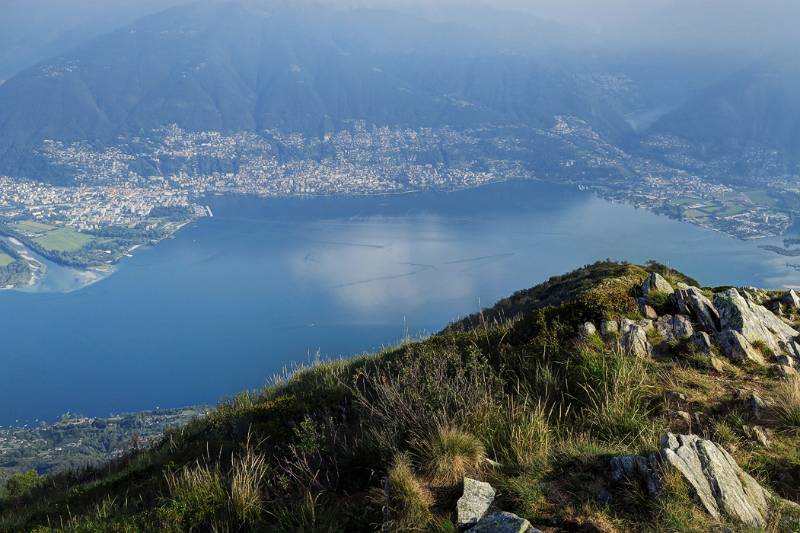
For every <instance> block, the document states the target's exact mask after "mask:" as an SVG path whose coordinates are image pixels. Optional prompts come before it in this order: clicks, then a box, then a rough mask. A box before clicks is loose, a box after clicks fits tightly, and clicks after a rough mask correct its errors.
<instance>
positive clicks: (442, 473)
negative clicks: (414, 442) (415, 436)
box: [420, 427, 486, 486]
mask: <svg viewBox="0 0 800 533" xmlns="http://www.w3.org/2000/svg"><path fill="white" fill-rule="evenodd" d="M420 456H421V457H422V458H423V460H424V464H425V471H426V473H427V475H428V476H429V478H430V480H431V483H433V484H434V485H437V486H453V485H457V484H458V483H460V482H461V481H463V479H464V476H467V475H476V474H477V473H478V472H480V471H481V469H482V468H483V465H484V463H485V459H486V452H485V449H484V447H483V443H481V441H480V440H479V439H478V438H477V437H475V436H474V435H472V434H471V433H467V432H466V431H462V430H460V429H458V428H453V427H439V428H437V429H436V431H435V432H434V433H433V435H432V436H431V437H429V438H428V439H425V440H424V441H423V442H422V443H421V444H420Z"/></svg>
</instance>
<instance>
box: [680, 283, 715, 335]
mask: <svg viewBox="0 0 800 533" xmlns="http://www.w3.org/2000/svg"><path fill="white" fill-rule="evenodd" d="M672 303H674V304H675V307H677V308H678V311H679V313H680V314H682V315H687V316H689V317H691V318H693V319H694V320H696V321H697V323H698V324H700V326H701V329H702V330H704V331H706V332H708V333H714V332H717V331H719V329H720V327H719V313H718V312H717V309H716V308H715V307H714V305H713V304H712V303H711V300H709V299H708V298H706V296H705V295H704V294H703V293H702V291H700V289H698V288H697V287H689V286H683V287H682V288H680V289H678V290H677V291H675V292H674V293H673V294H672Z"/></svg>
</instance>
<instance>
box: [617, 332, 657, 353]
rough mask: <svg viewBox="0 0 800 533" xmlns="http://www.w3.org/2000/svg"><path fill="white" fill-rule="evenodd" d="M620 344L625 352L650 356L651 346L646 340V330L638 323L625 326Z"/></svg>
mask: <svg viewBox="0 0 800 533" xmlns="http://www.w3.org/2000/svg"><path fill="white" fill-rule="evenodd" d="M621 346H622V350H623V351H624V352H625V353H626V354H628V355H632V356H634V357H650V356H651V355H652V353H653V347H652V346H650V341H648V340H647V331H646V330H645V328H644V327H642V326H640V325H638V324H633V325H631V326H629V327H628V328H627V331H625V333H624V334H623V335H622V341H621Z"/></svg>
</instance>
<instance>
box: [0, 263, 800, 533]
mask: <svg viewBox="0 0 800 533" xmlns="http://www.w3.org/2000/svg"><path fill="white" fill-rule="evenodd" d="M648 269H650V270H660V271H662V272H663V273H665V274H667V275H669V276H670V277H672V278H673V279H685V278H681V277H680V275H679V274H677V273H674V272H672V271H668V270H666V269H665V268H664V267H662V266H660V265H649V266H648V267H638V266H634V265H628V264H617V263H611V262H603V263H598V264H595V265H592V266H589V267H586V268H583V269H580V270H578V271H576V272H574V273H572V274H570V275H567V276H562V277H559V278H553V279H552V280H550V281H549V282H547V283H546V284H543V285H542V286H540V287H537V288H535V289H532V290H531V291H525V292H523V293H518V294H517V295H515V296H514V297H512V298H511V299H510V300H508V301H507V303H503V304H502V305H501V308H502V309H506V310H508V309H510V310H511V312H514V313H517V311H520V312H519V313H517V314H516V315H514V316H509V315H508V312H507V311H503V312H502V313H501V312H499V311H496V310H487V312H486V313H484V314H483V316H482V317H481V316H480V315H479V316H478V317H472V318H470V319H468V321H464V322H462V323H460V324H459V325H457V326H455V327H452V328H448V329H447V330H446V331H444V332H443V333H441V334H439V335H436V336H433V337H431V338H429V339H425V340H422V341H418V342H408V343H405V344H403V345H401V346H398V347H395V348H393V349H391V350H386V351H384V352H382V353H378V354H372V355H367V356H362V357H359V358H355V359H351V360H347V361H334V362H327V363H320V364H317V365H314V366H313V367H310V368H307V369H304V370H302V371H299V372H297V373H294V374H292V375H290V376H287V377H286V378H284V379H280V380H278V381H276V383H274V384H273V385H271V386H270V387H267V388H265V389H264V390H263V391H259V392H257V393H243V394H241V395H239V396H236V397H234V398H232V399H230V400H228V401H226V402H223V403H222V404H220V405H219V406H218V408H217V409H216V410H214V411H213V412H212V413H211V415H210V416H208V417H206V418H204V419H198V420H195V421H194V422H192V423H190V424H189V425H188V426H186V427H185V428H184V429H182V430H176V431H172V432H169V433H168V434H167V436H166V437H165V438H164V440H163V441H162V442H161V443H159V444H158V445H156V446H154V447H152V448H150V449H148V450H145V451H142V452H139V453H136V454H133V455H130V456H128V457H125V458H124V459H122V460H120V461H116V462H114V463H112V464H109V465H106V466H104V467H102V468H98V469H89V470H85V471H83V472H75V473H71V474H63V475H59V476H53V477H49V478H46V479H43V480H36V479H34V480H28V481H27V482H26V483H19V484H18V485H21V486H20V487H17V488H15V492H14V494H13V495H11V497H6V498H5V499H4V500H2V502H1V503H0V530H2V531H6V530H8V531H30V530H35V529H36V528H37V527H38V528H39V529H38V530H40V531H50V530H64V531H108V530H111V531H286V532H289V531H376V530H381V529H382V528H383V530H388V531H455V530H456V528H455V526H454V523H453V515H452V512H453V509H454V507H455V501H456V499H457V498H458V496H459V495H460V490H461V481H462V479H463V476H465V475H469V476H473V477H478V478H480V479H484V480H487V481H490V482H491V483H492V485H494V486H495V487H497V488H498V493H499V498H498V502H497V503H498V505H499V506H500V507H501V508H502V509H505V510H509V511H512V512H515V513H517V514H519V515H521V516H524V517H526V518H528V519H529V520H531V522H533V523H534V524H537V525H540V526H541V525H548V526H551V527H554V528H556V529H555V530H561V531H709V530H710V529H711V528H712V527H713V525H714V521H713V520H712V519H711V518H710V517H709V516H707V515H705V514H704V513H702V512H701V511H700V510H699V508H697V507H696V506H695V505H693V504H692V503H691V501H690V497H689V494H688V491H687V490H686V488H685V487H684V486H683V485H682V484H681V483H680V480H679V479H678V480H671V479H669V478H668V479H667V480H666V485H667V491H666V494H665V496H664V497H662V498H660V499H658V500H652V499H648V498H645V497H644V495H643V493H642V491H641V490H640V488H638V487H634V486H629V485H624V486H615V485H613V484H611V483H610V482H609V481H608V461H609V458H610V457H612V456H614V455H617V454H622V453H647V452H652V451H654V450H655V448H656V446H657V440H658V435H659V434H660V432H662V431H664V430H666V429H671V430H676V431H685V430H686V428H683V427H682V426H681V425H682V424H684V423H685V422H684V421H682V420H680V419H676V418H675V416H674V413H675V410H676V409H680V410H686V411H690V412H702V418H701V419H700V420H702V422H701V423H700V424H698V426H697V427H694V428H691V429H692V430H693V431H694V432H696V433H700V434H703V435H705V436H707V437H709V438H713V439H714V440H715V441H716V442H719V443H720V444H722V445H723V446H725V447H726V448H727V449H728V450H729V451H731V453H732V454H733V455H734V457H735V458H736V459H737V460H738V461H739V463H740V464H741V465H742V466H743V467H744V468H745V469H746V470H748V471H749V472H750V473H752V474H754V475H756V476H757V477H758V478H759V479H760V480H761V481H762V482H763V483H764V484H765V485H767V486H769V487H770V488H771V489H772V490H774V491H775V492H776V493H778V494H780V495H782V496H784V497H786V498H789V499H794V500H795V501H797V500H798V498H800V490H799V489H798V487H800V483H797V482H796V481H797V480H800V451H798V450H800V434H799V433H798V429H800V428H799V427H798V425H797V418H796V417H797V412H798V411H795V410H793V409H791V408H789V409H783V410H781V409H775V410H770V411H769V413H768V414H767V417H766V418H765V419H764V420H762V421H760V422H759V423H760V424H762V425H763V426H765V427H766V428H767V431H769V434H770V438H771V440H772V443H771V446H770V447H769V448H768V449H765V448H763V447H761V446H760V445H759V444H758V443H756V442H754V441H753V440H752V439H750V438H748V437H747V434H746V430H745V429H743V427H744V426H745V425H746V424H749V423H751V422H750V417H751V414H750V409H749V407H748V405H747V404H746V403H745V402H742V401H741V400H740V399H739V397H738V396H737V391H738V390H740V389H742V388H747V389H750V390H756V391H758V393H759V394H761V395H763V397H765V398H767V399H769V400H771V401H772V403H773V405H780V406H791V405H793V404H792V403H791V398H793V394H794V392H793V391H794V389H791V388H787V387H790V385H787V384H786V382H779V381H774V380H772V379H769V378H768V377H767V376H765V375H762V374H761V373H758V372H753V371H751V370H748V369H740V368H735V367H733V366H730V365H726V366H725V368H724V369H723V371H722V372H720V371H719V370H715V369H713V368H712V366H711V365H710V361H709V359H708V358H707V357H706V356H703V355H701V354H697V353H694V352H693V350H692V348H691V347H690V346H688V345H687V344H686V343H683V344H680V343H675V344H674V345H671V346H669V347H668V351H667V352H666V353H664V354H660V355H659V356H658V357H657V358H655V359H647V360H645V359H637V358H632V357H628V356H625V355H623V354H622V353H620V352H619V350H618V349H617V348H616V345H615V343H614V342H608V341H607V340H606V341H604V340H602V339H601V338H600V337H599V336H596V335H595V336H591V337H589V338H585V339H577V338H576V334H575V331H576V329H577V326H578V325H579V324H580V323H581V322H583V321H584V320H588V319H591V320H599V319H601V318H608V317H624V316H627V317H631V318H635V317H636V316H637V313H638V311H637V309H636V306H635V305H634V303H633V302H634V300H633V290H634V288H635V287H636V286H638V285H639V284H640V283H641V281H642V280H643V279H644V277H645V276H646V275H647V271H648ZM503 313H506V314H505V316H502V315H503ZM667 392H671V393H673V394H669V395H668V394H667ZM676 397H678V398H681V399H680V400H675V399H674V398H676ZM796 398H797V399H796V400H795V401H796V402H797V403H796V404H794V405H798V406H800V393H799V394H797V395H796ZM676 402H678V403H679V404H680V405H676ZM798 409H800V407H799V408H798ZM778 518H779V517H778V516H777V514H776V515H775V516H773V517H771V520H772V523H773V524H777V523H778V522H777V520H778ZM775 527H777V526H775ZM581 528H584V529H581ZM591 528H594V529H591ZM737 530H738V529H737Z"/></svg>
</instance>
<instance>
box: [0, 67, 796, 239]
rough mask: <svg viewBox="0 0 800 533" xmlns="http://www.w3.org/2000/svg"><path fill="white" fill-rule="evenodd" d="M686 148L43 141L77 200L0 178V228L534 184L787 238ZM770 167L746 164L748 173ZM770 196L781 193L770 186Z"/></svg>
mask: <svg viewBox="0 0 800 533" xmlns="http://www.w3.org/2000/svg"><path fill="white" fill-rule="evenodd" d="M618 81H619V80H610V81H609V83H612V82H613V83H615V84H616V83H618ZM690 148H691V147H690V146H689V145H688V144H687V143H686V142H685V141H682V140H680V139H677V138H673V137H669V136H654V137H651V138H649V139H648V140H647V141H646V142H645V144H644V151H643V152H642V153H645V152H646V153H648V154H650V155H648V156H646V157H645V156H643V155H642V154H641V153H639V154H638V155H635V154H631V153H628V152H626V151H624V150H623V149H621V148H620V147H618V146H615V145H614V144H613V143H610V142H608V141H606V140H605V139H604V138H603V136H602V135H600V134H599V133H598V132H596V131H595V130H594V129H592V127H591V126H590V125H589V124H588V123H586V122H585V121H583V120H580V119H578V118H575V117H569V116H558V117H555V120H554V123H553V125H552V127H550V128H547V129H535V128H526V127H523V126H519V125H517V126H509V125H506V126H502V127H501V126H491V125H486V126H483V127H480V128H473V129H464V130H456V129H454V128H449V127H444V128H399V127H377V126H371V125H368V124H366V123H364V122H363V121H353V122H352V123H350V124H349V127H348V128H346V129H343V130H341V131H338V132H336V133H328V134H325V135H322V136H306V135H303V134H302V133H283V132H280V131H276V130H268V131H263V132H260V133H258V134H256V133H251V132H241V133H234V134H226V133H221V132H215V131H207V132H187V131H184V130H182V129H181V128H179V127H178V126H174V125H172V126H168V127H164V128H161V129H158V130H155V131H153V132H152V134H151V135H149V136H147V137H135V138H132V139H127V140H124V141H123V140H120V142H119V144H118V145H117V146H114V147H104V148H99V149H98V148H94V147H92V146H90V145H88V144H87V143H72V144H65V143H61V142H58V141H48V142H47V143H45V145H44V147H43V149H42V152H41V153H42V155H44V156H45V157H46V158H47V159H48V160H49V162H50V164H52V165H54V166H56V167H59V168H63V169H64V170H65V172H69V173H70V174H72V176H73V177H74V181H75V183H76V184H77V186H72V187H54V186H50V185H43V184H37V183H35V182H31V181H25V180H15V179H12V178H2V179H0V216H2V217H3V218H5V217H7V216H30V217H32V218H35V219H37V220H42V221H45V222H52V221H53V220H57V221H59V222H60V223H63V224H67V225H70V226H73V227H75V228H77V229H81V230H86V231H92V230H96V229H97V228H101V227H104V226H109V225H128V226H130V225H136V224H141V223H142V222H143V221H145V220H147V218H148V217H149V216H150V213H152V212H153V210H154V209H155V208H157V207H174V208H180V209H184V210H185V211H186V212H187V213H188V215H187V216H189V217H192V216H201V215H202V214H203V212H204V211H203V210H202V209H201V208H199V206H198V205H197V204H198V203H199V202H200V201H201V199H202V197H203V196H204V195H209V194H247V195H255V196H263V197H279V196H293V195H366V194H378V193H392V192H405V191H414V190H421V189H431V188H433V189H459V188H466V187H474V186H477V185H481V184H484V183H489V182H493V181H502V180H509V179H530V178H534V177H535V178H541V179H546V180H550V181H557V182H562V183H567V184H573V185H579V186H581V187H585V188H589V189H592V190H594V191H596V192H598V193H599V194H600V195H602V196H604V197H606V198H610V199H614V200H621V201H625V202H629V203H632V204H635V205H637V206H640V207H644V208H648V209H652V210H656V211H659V212H662V213H667V214H670V215H672V216H675V217H678V218H682V219H685V220H688V221H690V222H693V223H695V224H699V225H702V226H706V227H709V228H713V229H717V230H720V231H725V232H727V233H731V234H733V235H736V236H739V237H742V238H755V237H765V236H772V235H778V234H780V233H782V232H784V231H785V230H786V229H787V227H788V226H789V225H790V223H791V213H789V212H786V210H784V209H781V208H779V207H776V206H775V205H762V204H759V203H758V202H753V201H752V200H751V199H748V198H747V197H746V196H744V195H741V194H738V193H737V191H736V190H735V188H734V187H732V186H730V185H725V184H724V182H725V180H722V179H719V176H720V175H721V173H724V172H725V169H726V168H727V165H728V162H725V161H719V160H718V161H710V162H703V161H700V160H698V159H696V158H694V157H693V156H692V155H691V153H692V152H691V149H690ZM769 157H770V156H769V154H768V153H755V152H754V154H753V158H754V160H759V161H760V160H765V159H769ZM786 181H787V183H786V186H787V187H788V186H794V185H792V184H791V181H790V180H786ZM775 183H780V181H779V180H778V181H776V182H774V183H771V185H770V186H771V187H775V186H776V185H775Z"/></svg>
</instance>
